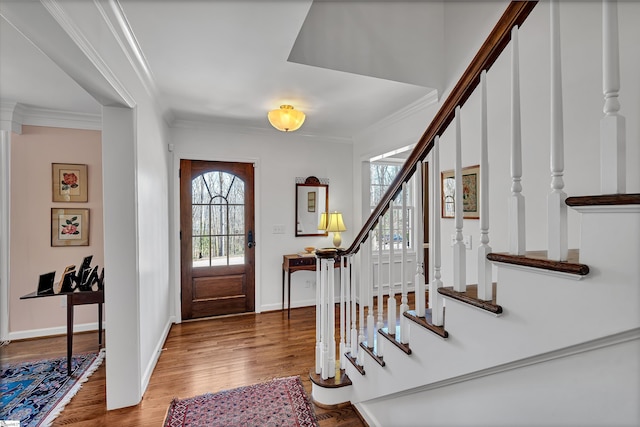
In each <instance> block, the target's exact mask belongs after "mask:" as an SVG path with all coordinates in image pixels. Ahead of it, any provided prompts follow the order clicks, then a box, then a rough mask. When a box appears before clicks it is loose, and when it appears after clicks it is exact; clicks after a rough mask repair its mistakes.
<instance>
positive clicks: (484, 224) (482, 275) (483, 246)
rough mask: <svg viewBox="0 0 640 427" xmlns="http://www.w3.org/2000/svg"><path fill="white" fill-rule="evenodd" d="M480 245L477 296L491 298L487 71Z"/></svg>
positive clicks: (482, 80) (482, 113)
mask: <svg viewBox="0 0 640 427" xmlns="http://www.w3.org/2000/svg"><path fill="white" fill-rule="evenodd" d="M480 90H481V98H482V99H481V105H480V116H481V117H480V122H481V123H480V247H479V248H478V298H479V299H481V300H484V301H491V300H492V299H493V279H492V274H491V268H492V267H491V262H489V260H488V259H487V255H488V254H490V253H491V246H489V146H488V137H487V71H486V70H483V71H482V73H480Z"/></svg>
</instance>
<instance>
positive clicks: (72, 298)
mask: <svg viewBox="0 0 640 427" xmlns="http://www.w3.org/2000/svg"><path fill="white" fill-rule="evenodd" d="M58 295H66V296H67V375H71V354H72V352H73V308H74V307H75V306H76V305H85V304H98V347H99V348H102V304H104V291H103V290H100V291H83V292H62V293H59V294H48V295H38V294H37V293H36V292H32V293H30V294H27V295H23V296H21V297H20V299H32V298H45V297H55V296H58Z"/></svg>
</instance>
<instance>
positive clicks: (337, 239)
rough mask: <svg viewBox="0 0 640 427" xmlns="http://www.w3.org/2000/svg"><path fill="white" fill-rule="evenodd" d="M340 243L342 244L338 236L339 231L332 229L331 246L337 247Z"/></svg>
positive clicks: (340, 237)
mask: <svg viewBox="0 0 640 427" xmlns="http://www.w3.org/2000/svg"><path fill="white" fill-rule="evenodd" d="M341 244H342V236H340V232H339V231H334V232H333V246H335V247H336V248H339V247H340V245H341Z"/></svg>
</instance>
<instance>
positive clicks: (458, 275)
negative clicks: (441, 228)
mask: <svg viewBox="0 0 640 427" xmlns="http://www.w3.org/2000/svg"><path fill="white" fill-rule="evenodd" d="M455 126H456V158H455V168H454V176H455V199H454V200H455V223H456V242H455V243H454V244H453V289H454V290H455V291H457V292H465V291H466V290H467V274H466V273H467V257H466V256H467V253H466V250H467V248H466V247H465V245H464V241H463V235H462V227H463V216H464V210H463V204H462V196H463V190H462V188H463V187H462V135H461V130H460V106H459V105H458V106H457V107H456V117H455Z"/></svg>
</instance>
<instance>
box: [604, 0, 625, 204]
mask: <svg viewBox="0 0 640 427" xmlns="http://www.w3.org/2000/svg"><path fill="white" fill-rule="evenodd" d="M602 91H603V93H604V101H605V102H604V108H603V112H604V117H603V118H602V119H601V120H600V191H601V192H602V194H622V193H624V192H625V191H626V160H627V159H626V150H627V149H626V122H625V118H624V116H622V115H621V114H619V113H618V112H619V111H620V101H619V100H618V95H619V92H620V53H619V48H618V2H617V1H616V0H603V1H602Z"/></svg>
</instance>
